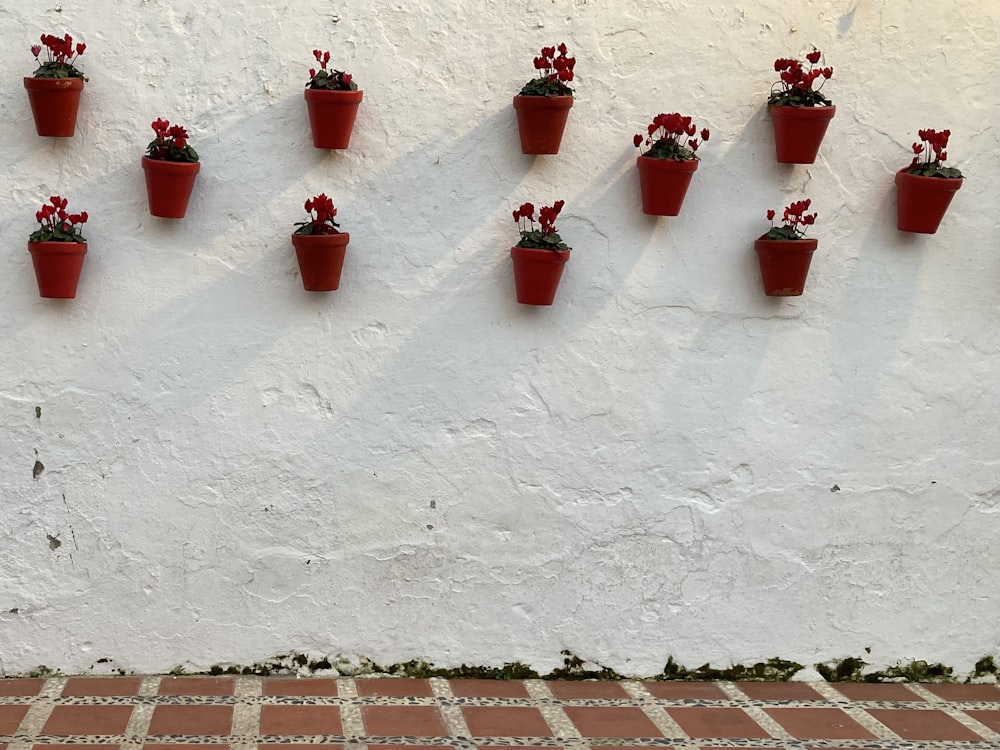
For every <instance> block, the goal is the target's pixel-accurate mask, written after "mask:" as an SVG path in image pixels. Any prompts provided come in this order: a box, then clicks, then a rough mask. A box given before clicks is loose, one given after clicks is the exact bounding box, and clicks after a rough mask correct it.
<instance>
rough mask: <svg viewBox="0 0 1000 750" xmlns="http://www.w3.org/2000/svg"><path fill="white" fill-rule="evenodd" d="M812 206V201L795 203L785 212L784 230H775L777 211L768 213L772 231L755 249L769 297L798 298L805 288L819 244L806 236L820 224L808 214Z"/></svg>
mask: <svg viewBox="0 0 1000 750" xmlns="http://www.w3.org/2000/svg"><path fill="white" fill-rule="evenodd" d="M811 203H812V201H810V200H809V199H808V198H806V199H805V200H800V201H794V202H793V203H792V204H791V205H789V206H788V207H787V208H785V212H784V214H783V215H782V218H781V220H782V224H783V226H780V227H776V226H774V215H775V214H774V210H773V209H769V210H768V212H767V219H768V221H770V222H771V229H770V230H769V231H768V232H767V233H766V234H762V235H761V236H760V237H758V238H757V241H756V242H755V243H754V248H755V249H756V250H757V259H758V260H759V261H760V275H761V277H762V278H763V281H764V294H766V295H767V296H768V297H798V296H799V295H800V294H802V290H803V288H805V285H806V276H807V275H808V273H809V263H810V262H811V261H812V256H813V253H814V252H815V251H816V246H817V245H818V244H819V243H818V242H817V241H816V240H815V239H813V238H807V237H806V236H805V233H806V227H809V226H812V225H813V224H814V223H815V221H816V214H815V213H811V214H807V213H806V211H808V210H809V206H810V205H811Z"/></svg>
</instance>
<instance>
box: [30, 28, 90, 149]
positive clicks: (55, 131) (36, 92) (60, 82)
mask: <svg viewBox="0 0 1000 750" xmlns="http://www.w3.org/2000/svg"><path fill="white" fill-rule="evenodd" d="M41 42H42V43H41V44H35V45H32V47H31V54H33V55H34V56H35V62H37V63H38V69H37V70H35V72H34V73H33V74H32V75H31V77H29V78H25V79H24V88H25V89H27V91H28V101H29V102H30V103H31V114H32V115H33V116H34V118H35V132H37V133H38V135H44V136H54V137H57V138H69V137H71V136H72V135H73V133H75V132H76V113H77V110H78V109H79V107H80V93H81V92H82V91H83V84H84V82H85V81H86V80H87V79H86V78H85V77H84V75H83V73H81V72H80V71H79V69H77V67H76V65H75V63H76V61H77V59H78V58H79V57H80V55H82V54H83V53H84V50H86V49H87V45H86V44H77V45H75V46H74V45H73V37H71V36H70V35H69V34H66V35H65V36H64V37H62V38H59V37H57V36H53V35H51V34H42V36H41ZM43 45H44V47H45V51H46V57H47V59H46V60H45V61H44V62H42V61H41V60H39V59H38V56H39V55H40V54H41V53H42V47H43Z"/></svg>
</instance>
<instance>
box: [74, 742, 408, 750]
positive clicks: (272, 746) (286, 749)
mask: <svg viewBox="0 0 1000 750" xmlns="http://www.w3.org/2000/svg"><path fill="white" fill-rule="evenodd" d="M148 747H149V745H146V748H148ZM173 747H178V746H177V745H174V746H173ZM223 747H224V748H226V750H229V745H223ZM257 747H258V748H260V749H261V750H344V746H343V745H311V744H308V745H303V744H285V743H284V742H261V743H260V744H259V745H257ZM368 747H369V750H370V749H371V748H373V747H389V746H388V745H369V746H368ZM392 747H394V748H395V750H400V748H402V747H405V745H393V746H392ZM77 750H80V749H79V748H77ZM167 750H169V748H167ZM192 750H193V749H192Z"/></svg>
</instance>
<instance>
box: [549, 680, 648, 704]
mask: <svg viewBox="0 0 1000 750" xmlns="http://www.w3.org/2000/svg"><path fill="white" fill-rule="evenodd" d="M546 684H547V685H548V686H549V690H551V691H552V694H553V695H554V696H555V697H556V698H559V699H560V700H573V699H576V698H628V697H629V694H628V693H626V692H625V688H623V687H622V686H621V684H619V683H617V682H596V681H592V680H586V681H579V682H578V681H572V682H570V681H566V680H553V681H551V682H547V683H546Z"/></svg>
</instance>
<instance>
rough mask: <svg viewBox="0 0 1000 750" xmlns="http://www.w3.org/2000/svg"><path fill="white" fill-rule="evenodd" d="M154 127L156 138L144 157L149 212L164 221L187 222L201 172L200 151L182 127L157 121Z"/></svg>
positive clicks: (147, 148)
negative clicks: (195, 182) (189, 201)
mask: <svg viewBox="0 0 1000 750" xmlns="http://www.w3.org/2000/svg"><path fill="white" fill-rule="evenodd" d="M152 128H153V132H154V133H156V137H155V138H154V139H153V140H152V141H150V142H149V145H148V146H147V147H146V155H145V156H143V157H142V168H143V170H144V172H145V173H146V196H147V198H148V199H149V213H151V214H152V215H153V216H159V217H161V218H164V219H183V218H184V214H186V213H187V206H188V200H189V199H190V198H191V191H192V190H193V189H194V180H195V177H197V176H198V172H199V171H200V170H201V163H200V162H199V161H198V152H197V151H195V150H194V149H193V148H191V145H190V144H189V143H188V132H187V130H185V129H184V128H182V127H181V126H180V125H171V124H170V122H168V121H167V120H164V119H162V118H157V119H156V120H154V121H153V124H152Z"/></svg>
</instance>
